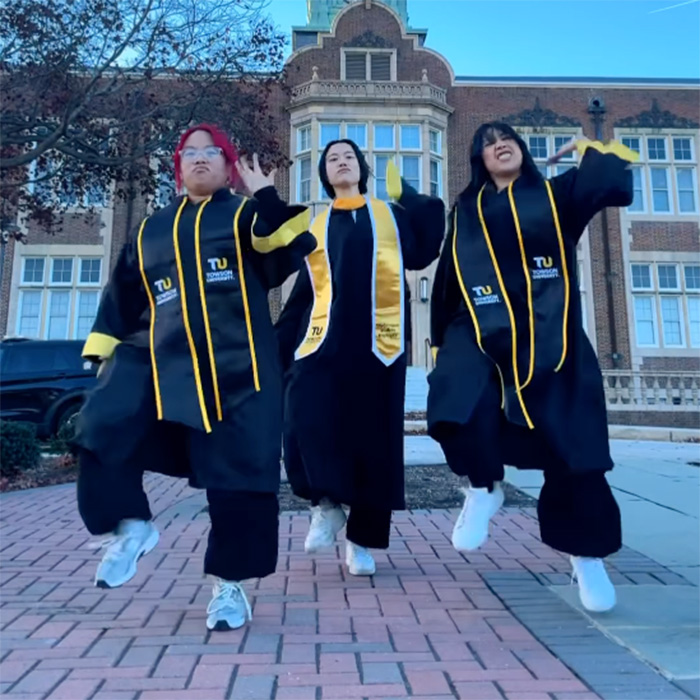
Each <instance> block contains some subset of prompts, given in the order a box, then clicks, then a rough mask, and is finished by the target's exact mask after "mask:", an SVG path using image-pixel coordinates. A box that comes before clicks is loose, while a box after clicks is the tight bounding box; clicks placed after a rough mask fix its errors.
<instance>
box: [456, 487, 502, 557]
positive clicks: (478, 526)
mask: <svg viewBox="0 0 700 700" xmlns="http://www.w3.org/2000/svg"><path fill="white" fill-rule="evenodd" d="M462 493H463V494H464V496H465V499H464V505H463V506H462V512H461V513H460V514H459V517H458V518H457V522H456V523H455V527H454V530H453V531H452V546H453V547H454V548H455V549H456V550H458V551H461V552H471V551H472V550H474V549H478V548H479V547H481V545H483V544H484V543H485V542H486V540H487V539H488V537H489V522H490V521H491V518H493V516H494V515H496V513H497V512H498V511H499V509H500V508H501V506H502V505H503V501H504V498H505V496H504V494H503V489H502V488H501V485H500V484H495V485H494V488H493V491H491V492H489V490H488V489H474V488H469V489H462Z"/></svg>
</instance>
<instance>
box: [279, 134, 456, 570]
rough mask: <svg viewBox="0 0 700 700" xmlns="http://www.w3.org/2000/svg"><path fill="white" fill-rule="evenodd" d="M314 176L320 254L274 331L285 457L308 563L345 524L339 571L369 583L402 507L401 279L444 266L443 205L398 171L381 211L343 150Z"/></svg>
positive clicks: (360, 160) (354, 152)
mask: <svg viewBox="0 0 700 700" xmlns="http://www.w3.org/2000/svg"><path fill="white" fill-rule="evenodd" d="M319 176H320V179H321V182H322V184H323V187H324V189H325V191H326V192H327V194H328V196H329V197H331V198H332V200H333V201H332V203H331V205H330V206H329V207H328V209H326V210H325V211H323V212H322V213H321V214H319V215H318V216H317V217H316V218H315V219H314V222H313V223H312V225H311V231H312V233H313V234H314V236H315V237H316V239H317V241H318V245H317V248H316V250H315V251H314V252H313V253H312V254H311V255H310V256H309V257H308V259H307V263H306V267H305V268H304V269H302V270H301V272H300V273H299V276H298V278H297V280H296V284H295V285H294V288H293V290H292V293H291V296H290V298H289V300H288V301H287V303H286V305H285V308H284V310H283V312H282V315H281V317H280V319H279V321H278V323H277V330H278V336H279V339H280V347H281V352H282V358H283V363H284V365H285V367H286V369H287V373H286V392H285V441H284V456H285V465H286V468H287V473H288V475H289V480H290V484H291V485H292V488H293V489H294V492H295V493H296V494H297V495H298V496H300V497H302V498H306V499H308V500H310V501H311V503H312V521H311V528H310V530H309V533H308V536H307V538H306V543H305V548H306V551H307V552H314V551H316V550H318V549H320V548H322V547H328V546H332V545H333V544H334V542H335V538H336V535H337V534H338V532H339V531H340V530H341V529H342V527H343V526H345V524H346V513H345V511H344V509H343V505H345V506H349V508H350V514H349V518H347V550H346V564H347V566H348V570H349V572H350V573H351V574H353V575H359V576H367V575H371V574H373V573H374V572H375V562H374V559H373V557H372V555H371V554H370V552H369V549H370V548H376V549H385V548H387V547H388V546H389V531H390V527H391V513H392V510H400V509H402V508H404V507H405V503H404V474H403V470H404V460H403V432H404V431H403V420H404V395H405V382H406V359H407V358H406V352H405V343H406V334H407V325H408V323H407V320H408V316H409V314H410V310H409V308H408V304H407V289H406V287H407V284H406V279H405V271H406V270H419V269H422V268H424V267H426V266H427V265H429V264H430V263H431V262H433V261H434V260H435V259H436V258H437V257H438V254H439V250H440V244H441V242H442V240H443V236H444V225H445V208H444V204H443V202H442V200H440V199H438V198H435V197H427V196H424V195H419V194H418V193H417V192H416V191H415V190H414V189H413V188H412V187H410V186H409V185H408V183H406V182H405V181H403V180H401V178H400V177H399V176H398V172H397V171H396V169H395V167H393V166H392V167H390V172H389V174H388V176H387V188H388V191H389V194H390V196H391V197H392V198H394V199H395V200H397V201H396V203H392V204H387V203H385V202H383V201H380V200H377V199H373V198H371V197H369V196H368V195H367V180H368V178H369V167H368V165H367V163H366V161H365V159H364V156H363V155H362V152H361V151H360V150H359V148H358V147H357V145H356V144H355V143H354V142H352V141H349V140H342V141H334V142H331V143H330V144H328V146H327V147H326V149H325V150H324V152H323V155H322V156H321V160H320V163H319Z"/></svg>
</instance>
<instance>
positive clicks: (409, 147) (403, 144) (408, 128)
mask: <svg viewBox="0 0 700 700" xmlns="http://www.w3.org/2000/svg"><path fill="white" fill-rule="evenodd" d="M420 131H421V129H420V124H401V125H399V148H400V149H401V150H402V151H420V150H421V149H422V147H421V137H420Z"/></svg>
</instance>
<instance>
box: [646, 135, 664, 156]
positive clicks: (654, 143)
mask: <svg viewBox="0 0 700 700" xmlns="http://www.w3.org/2000/svg"><path fill="white" fill-rule="evenodd" d="M647 146H648V148H649V160H666V139H647Z"/></svg>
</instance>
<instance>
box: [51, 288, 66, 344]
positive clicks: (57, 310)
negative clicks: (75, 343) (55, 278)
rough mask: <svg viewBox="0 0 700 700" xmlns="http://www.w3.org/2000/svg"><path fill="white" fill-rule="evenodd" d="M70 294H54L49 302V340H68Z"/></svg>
mask: <svg viewBox="0 0 700 700" xmlns="http://www.w3.org/2000/svg"><path fill="white" fill-rule="evenodd" d="M70 295H71V293H70V292H52V293H51V298H50V301H49V328H48V332H47V334H46V337H47V338H48V339H49V340H52V339H54V338H55V339H59V340H65V339H66V338H68V312H69V309H70Z"/></svg>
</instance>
